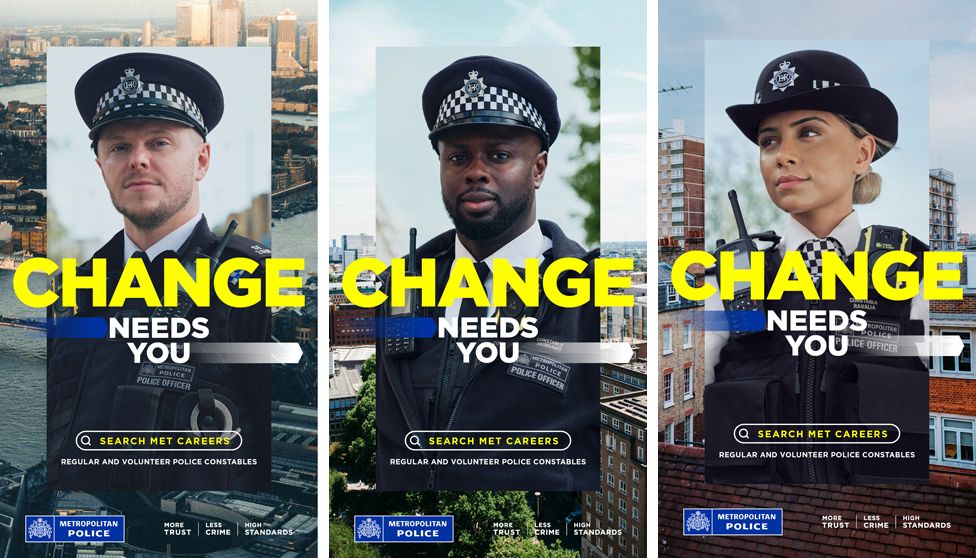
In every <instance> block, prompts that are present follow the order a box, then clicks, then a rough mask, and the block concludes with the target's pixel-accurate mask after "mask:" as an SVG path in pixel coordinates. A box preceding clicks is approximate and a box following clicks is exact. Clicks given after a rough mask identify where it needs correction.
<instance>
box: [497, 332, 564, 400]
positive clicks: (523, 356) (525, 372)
mask: <svg viewBox="0 0 976 558" xmlns="http://www.w3.org/2000/svg"><path fill="white" fill-rule="evenodd" d="M546 343H547V344H553V343H555V344H557V345H562V343H559V342H549V341H546ZM572 369H573V365H572V364H566V363H565V362H559V361H558V360H556V359H554V358H552V357H549V356H546V355H541V354H536V353H533V352H531V351H530V350H527V349H526V348H525V347H523V348H521V349H520V350H519V356H518V359H517V360H516V361H515V362H514V363H512V365H511V366H509V367H508V372H507V374H508V375H509V376H514V377H516V378H521V379H523V380H528V381H530V382H535V383H537V384H539V385H540V386H542V387H545V388H548V389H551V390H552V391H555V392H556V393H558V394H560V395H566V390H568V389H569V374H570V372H571V371H572Z"/></svg>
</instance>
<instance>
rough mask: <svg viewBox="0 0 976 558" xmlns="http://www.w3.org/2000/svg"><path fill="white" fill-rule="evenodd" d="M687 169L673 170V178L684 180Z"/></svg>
mask: <svg viewBox="0 0 976 558" xmlns="http://www.w3.org/2000/svg"><path fill="white" fill-rule="evenodd" d="M684 176H685V169H671V178H684Z"/></svg>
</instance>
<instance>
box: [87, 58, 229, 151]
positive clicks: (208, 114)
mask: <svg viewBox="0 0 976 558" xmlns="http://www.w3.org/2000/svg"><path fill="white" fill-rule="evenodd" d="M75 104H76V105H77V106H78V112H79V113H81V117H82V118H83V119H84V120H85V124H86V125H88V128H89V129H90V130H91V131H90V132H89V133H88V137H89V139H91V140H92V141H96V140H97V138H98V132H99V130H100V129H101V128H102V127H104V126H105V125H106V124H109V123H111V122H117V121H119V120H128V119H134V118H152V119H157V120H169V121H172V122H179V123H181V124H186V125H187V126H191V127H192V128H194V129H195V130H196V131H198V132H200V135H201V136H203V137H204V139H206V137H207V132H209V131H210V130H213V129H214V126H216V125H217V123H218V122H220V117H221V116H222V115H223V114H224V95H223V93H222V92H221V90H220V84H219V83H217V80H216V79H214V77H213V76H212V75H210V72H208V71H207V70H204V69H203V68H201V67H200V66H198V65H197V64H194V63H193V62H190V61H189V60H184V59H183V58H178V57H176V56H168V55H166V54H156V53H149V52H136V53H131V54H120V55H118V56H113V57H111V58H107V59H105V60H102V61H101V62H99V63H98V64H95V65H94V66H92V67H91V68H89V69H88V71H87V72H85V73H84V75H82V76H81V78H79V79H78V83H77V84H76V85H75Z"/></svg>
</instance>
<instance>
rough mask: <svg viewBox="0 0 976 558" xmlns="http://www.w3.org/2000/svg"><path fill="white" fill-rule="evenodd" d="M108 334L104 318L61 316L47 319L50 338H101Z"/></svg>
mask: <svg viewBox="0 0 976 558" xmlns="http://www.w3.org/2000/svg"><path fill="white" fill-rule="evenodd" d="M106 335H108V322H107V321H105V318H62V319H60V320H57V321H56V322H55V321H54V320H48V321H47V336H48V337H50V338H51V339H57V338H67V339H102V338H104V337H105V336H106Z"/></svg>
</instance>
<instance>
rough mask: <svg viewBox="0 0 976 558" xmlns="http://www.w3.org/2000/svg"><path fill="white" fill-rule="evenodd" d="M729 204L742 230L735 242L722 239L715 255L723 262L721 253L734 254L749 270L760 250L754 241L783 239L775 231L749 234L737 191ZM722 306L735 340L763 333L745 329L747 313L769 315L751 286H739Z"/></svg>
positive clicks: (739, 264) (738, 263) (732, 192)
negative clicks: (751, 257) (750, 258)
mask: <svg viewBox="0 0 976 558" xmlns="http://www.w3.org/2000/svg"><path fill="white" fill-rule="evenodd" d="M729 201H730V202H731V203H732V215H734V216H735V226H736V227H737V228H738V229H739V238H738V239H736V240H733V241H732V242H725V240H722V239H719V240H718V241H716V242H715V254H714V255H715V258H716V259H719V252H732V253H733V254H735V256H734V258H733V259H734V261H735V267H736V269H746V268H748V267H749V256H750V254H752V253H753V252H758V251H759V248H758V247H757V246H756V243H755V242H753V240H752V239H753V238H759V239H760V240H769V241H773V242H776V241H778V240H779V237H778V236H776V234H775V233H773V232H772V231H766V232H762V233H757V234H755V235H750V234H749V233H748V232H747V231H746V224H745V221H743V219H742V211H741V210H740V209H739V199H738V197H737V196H736V194H735V190H729ZM719 268H720V266H716V268H715V275H716V279H717V280H718V283H719V285H721V277H720V276H719V273H720V272H719ZM722 304H724V305H725V310H726V316H727V319H728V321H729V334H730V335H731V336H732V337H739V338H741V337H748V336H750V335H755V334H757V333H762V332H761V331H748V330H746V329H744V328H745V326H746V324H747V323H748V321H749V315H748V314H744V313H743V312H765V305H764V304H763V301H762V300H755V299H753V298H752V293H751V288H750V286H749V284H748V283H736V284H735V291H734V294H733V297H732V300H723V301H722Z"/></svg>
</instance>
